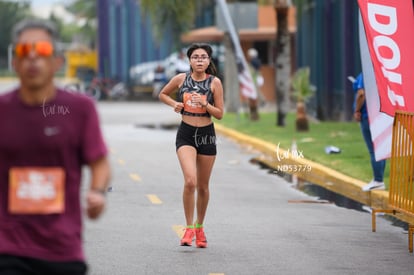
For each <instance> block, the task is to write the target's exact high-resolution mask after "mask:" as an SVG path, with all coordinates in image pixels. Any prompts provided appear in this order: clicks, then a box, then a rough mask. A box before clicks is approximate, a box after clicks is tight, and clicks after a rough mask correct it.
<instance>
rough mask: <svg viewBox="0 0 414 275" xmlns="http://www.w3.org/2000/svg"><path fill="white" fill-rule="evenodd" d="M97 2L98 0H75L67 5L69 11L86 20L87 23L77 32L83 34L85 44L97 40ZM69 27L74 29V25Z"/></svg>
mask: <svg viewBox="0 0 414 275" xmlns="http://www.w3.org/2000/svg"><path fill="white" fill-rule="evenodd" d="M97 2H98V1H97V0H75V1H73V2H71V3H70V4H68V5H67V6H66V9H67V11H68V12H70V13H72V14H73V15H75V17H76V18H77V19H82V20H85V24H84V25H83V26H82V27H81V28H79V32H77V34H79V35H81V36H82V38H83V40H84V41H83V42H84V43H85V44H89V43H94V42H95V41H96V33H97V14H96V10H97V6H96V5H97ZM69 29H73V26H72V27H70V28H69ZM66 31H67V30H66Z"/></svg>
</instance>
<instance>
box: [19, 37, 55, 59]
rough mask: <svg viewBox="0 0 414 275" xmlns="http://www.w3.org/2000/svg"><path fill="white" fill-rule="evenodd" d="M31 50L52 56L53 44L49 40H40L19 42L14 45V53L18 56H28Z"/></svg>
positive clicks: (41, 54)
mask: <svg viewBox="0 0 414 275" xmlns="http://www.w3.org/2000/svg"><path fill="white" fill-rule="evenodd" d="M31 51H35V53H36V54H37V55H38V56H45V57H48V56H51V55H52V54H53V45H52V43H50V42H48V41H38V42H35V43H17V44H16V45H15V47H14V53H15V54H16V56H17V57H26V56H28V55H29V54H30V52H31Z"/></svg>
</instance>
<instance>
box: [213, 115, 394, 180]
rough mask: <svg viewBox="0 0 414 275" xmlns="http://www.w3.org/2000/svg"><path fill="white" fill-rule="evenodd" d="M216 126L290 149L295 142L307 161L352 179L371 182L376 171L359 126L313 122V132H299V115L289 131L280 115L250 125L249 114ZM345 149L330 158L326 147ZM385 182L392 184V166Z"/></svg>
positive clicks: (288, 121) (226, 118) (289, 121)
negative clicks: (279, 123)
mask: <svg viewBox="0 0 414 275" xmlns="http://www.w3.org/2000/svg"><path fill="white" fill-rule="evenodd" d="M216 123H219V124H222V125H223V126H225V127H228V128H231V129H234V130H236V131H239V132H241V133H244V134H247V135H251V136H254V137H257V138H260V139H263V140H265V141H268V142H271V143H273V144H275V145H277V144H280V148H283V149H288V148H291V146H292V141H293V140H295V141H296V144H297V147H298V150H300V151H302V153H303V155H304V157H305V158H306V159H309V160H312V161H315V162H317V163H320V164H322V165H324V166H327V167H330V168H332V169H334V170H336V171H338V172H341V173H343V174H345V175H348V176H350V177H353V178H356V179H359V180H362V181H366V182H368V181H370V180H371V179H372V177H373V176H372V169H371V165H370V158H369V153H368V150H367V147H366V145H365V142H364V140H363V137H362V133H361V130H360V128H359V124H358V123H357V122H310V130H309V132H296V130H295V114H294V113H292V114H289V115H288V116H287V119H286V127H278V126H276V114H275V113H274V112H273V113H272V112H270V113H261V114H260V120H259V121H250V120H249V119H248V117H247V115H245V114H241V115H236V114H234V113H227V114H226V115H225V116H224V118H223V119H222V120H221V121H217V122H216ZM330 145H333V146H335V147H338V148H340V149H341V153H339V154H326V153H325V147H326V146H330ZM384 181H385V182H386V184H387V185H388V182H389V163H387V166H386V170H385V175H384Z"/></svg>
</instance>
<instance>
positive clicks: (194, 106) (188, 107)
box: [183, 93, 207, 114]
mask: <svg viewBox="0 0 414 275" xmlns="http://www.w3.org/2000/svg"><path fill="white" fill-rule="evenodd" d="M201 98H202V99H203V100H206V98H207V96H206V95H201ZM183 100H184V111H186V112H189V113H193V114H204V113H206V109H205V108H203V107H201V105H200V104H198V103H193V102H192V100H191V93H184V95H183Z"/></svg>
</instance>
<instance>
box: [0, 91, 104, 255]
mask: <svg viewBox="0 0 414 275" xmlns="http://www.w3.org/2000/svg"><path fill="white" fill-rule="evenodd" d="M106 154H107V148H106V145H105V143H104V140H103V137H102V132H101V129H100V126H99V119H98V115H97V111H96V108H95V105H94V102H93V101H92V100H90V99H89V98H87V97H84V96H81V95H75V94H71V93H68V92H65V91H61V90H58V91H57V94H56V97H55V98H54V99H52V100H50V101H47V102H45V103H43V104H41V105H40V106H29V105H27V104H25V103H23V102H22V100H21V99H20V98H19V96H18V92H17V90H15V91H12V92H10V93H7V94H4V95H0V254H11V255H17V256H27V257H33V258H38V259H45V260H50V261H73V260H84V253H83V249H82V215H81V201H80V185H81V167H82V165H84V164H87V163H90V162H92V161H94V160H97V159H99V158H101V157H103V156H105V155H106ZM11 167H61V168H63V169H64V171H65V176H66V178H65V181H64V184H65V185H64V192H65V199H64V206H65V210H64V212H63V213H61V214H11V213H10V211H9V210H8V200H9V196H8V193H9V170H10V168H11Z"/></svg>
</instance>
